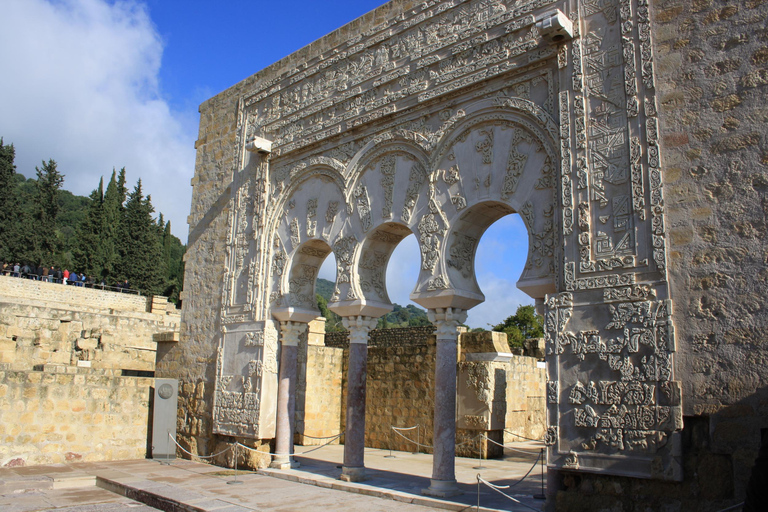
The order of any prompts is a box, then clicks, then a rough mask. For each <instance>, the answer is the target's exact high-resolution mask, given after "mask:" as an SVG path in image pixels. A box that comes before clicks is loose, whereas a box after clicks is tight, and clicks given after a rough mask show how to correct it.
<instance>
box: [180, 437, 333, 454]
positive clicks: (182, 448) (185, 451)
mask: <svg viewBox="0 0 768 512" xmlns="http://www.w3.org/2000/svg"><path fill="white" fill-rule="evenodd" d="M343 435H344V432H342V433H341V434H337V435H335V436H332V437H325V438H324V437H317V438H315V439H330V441H328V442H327V443H325V444H321V445H320V446H317V447H315V448H313V449H311V450H307V451H305V452H301V453H291V454H288V455H289V456H293V455H306V454H308V453H312V452H314V451H317V450H319V449H320V448H325V447H326V446H328V445H329V444H331V443H332V442H333V441H334V440H335V439H338V438H340V437H341V436H343ZM168 437H169V438H171V441H173V442H174V444H175V445H176V446H178V447H179V448H180V449H181V451H183V452H184V453H186V454H188V455H190V456H192V457H197V458H199V459H213V458H215V457H218V456H219V455H222V454H224V453H226V452H228V451H229V450H232V449H233V448H235V447H237V446H242V447H243V448H247V449H249V450H251V451H252V452H256V453H258V454H260V455H285V454H284V453H272V452H263V451H261V450H258V449H256V448H252V447H250V446H246V445H244V444H241V443H239V442H238V441H235V444H233V445H232V446H229V447H227V448H225V449H224V450H222V451H220V452H219V453H216V454H214V455H197V454H195V453H192V452H190V451H189V450H186V449H185V448H184V447H183V446H181V445H180V444H179V443H177V442H176V439H174V438H173V436H172V435H171V433H170V432H168Z"/></svg>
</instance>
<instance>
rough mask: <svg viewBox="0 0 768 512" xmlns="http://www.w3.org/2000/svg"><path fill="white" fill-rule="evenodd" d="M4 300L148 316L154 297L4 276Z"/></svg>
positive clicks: (1, 284)
mask: <svg viewBox="0 0 768 512" xmlns="http://www.w3.org/2000/svg"><path fill="white" fill-rule="evenodd" d="M0 297H16V298H19V299H27V298H31V297H34V300H36V301H44V302H52V303H59V304H76V305H77V306H78V308H95V309H99V310H102V309H116V310H119V311H126V312H127V311H133V312H138V313H147V312H150V311H151V306H152V298H151V297H146V296H143V295H135V294H132V293H117V292H109V291H104V290H99V289H95V288H85V287H80V286H72V285H62V284H56V283H48V282H45V281H34V280H32V279H20V278H13V277H10V276H1V277H0Z"/></svg>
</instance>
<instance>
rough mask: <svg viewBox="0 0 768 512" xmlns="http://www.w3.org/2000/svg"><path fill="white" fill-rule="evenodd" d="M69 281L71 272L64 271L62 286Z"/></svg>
mask: <svg viewBox="0 0 768 512" xmlns="http://www.w3.org/2000/svg"><path fill="white" fill-rule="evenodd" d="M68 280H69V270H67V269H64V272H63V273H62V279H61V283H62V284H67V281H68Z"/></svg>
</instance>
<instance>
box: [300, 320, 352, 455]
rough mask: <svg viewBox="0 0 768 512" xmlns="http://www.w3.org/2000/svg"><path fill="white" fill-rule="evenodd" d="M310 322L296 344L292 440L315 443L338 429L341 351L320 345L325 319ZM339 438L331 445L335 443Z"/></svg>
mask: <svg viewBox="0 0 768 512" xmlns="http://www.w3.org/2000/svg"><path fill="white" fill-rule="evenodd" d="M321 320H322V321H320V322H311V323H310V324H309V326H310V328H309V332H308V333H307V334H308V335H307V341H308V343H306V344H304V343H301V344H300V345H299V354H298V369H297V382H296V388H297V389H296V433H297V435H296V443H297V444H301V445H305V446H306V445H319V444H325V443H326V442H328V440H327V439H318V438H323V437H325V438H327V437H331V436H335V435H338V434H339V433H340V432H341V421H340V418H341V417H342V416H343V409H342V406H341V401H342V389H343V387H342V367H343V358H344V350H343V349H342V348H339V347H326V346H325V345H324V344H323V338H324V334H325V333H324V331H323V329H324V327H325V320H324V319H322V318H321ZM339 442H340V440H339V439H337V440H335V441H334V442H333V444H338V443H339Z"/></svg>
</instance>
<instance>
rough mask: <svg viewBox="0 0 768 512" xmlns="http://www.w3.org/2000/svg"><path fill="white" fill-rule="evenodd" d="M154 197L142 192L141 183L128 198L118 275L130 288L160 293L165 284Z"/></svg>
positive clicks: (138, 183) (120, 243)
mask: <svg viewBox="0 0 768 512" xmlns="http://www.w3.org/2000/svg"><path fill="white" fill-rule="evenodd" d="M154 211H155V209H154V207H153V206H152V202H151V198H150V197H149V196H147V197H146V198H144V195H143V193H142V190H141V180H139V181H138V182H137V183H136V187H135V188H134V189H133V192H131V193H130V194H129V195H128V200H127V201H126V203H125V211H124V215H123V221H122V230H121V237H120V242H119V244H118V245H119V247H120V264H119V268H118V272H117V274H118V275H119V276H120V277H121V278H122V279H128V280H129V283H130V286H131V288H134V289H138V290H141V291H143V292H145V293H159V292H160V291H162V290H160V288H161V287H162V284H163V274H164V271H163V267H164V265H163V259H162V245H161V241H160V237H159V236H158V230H157V227H156V224H155V222H154V220H153V219H152V213H153V212H154Z"/></svg>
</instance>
